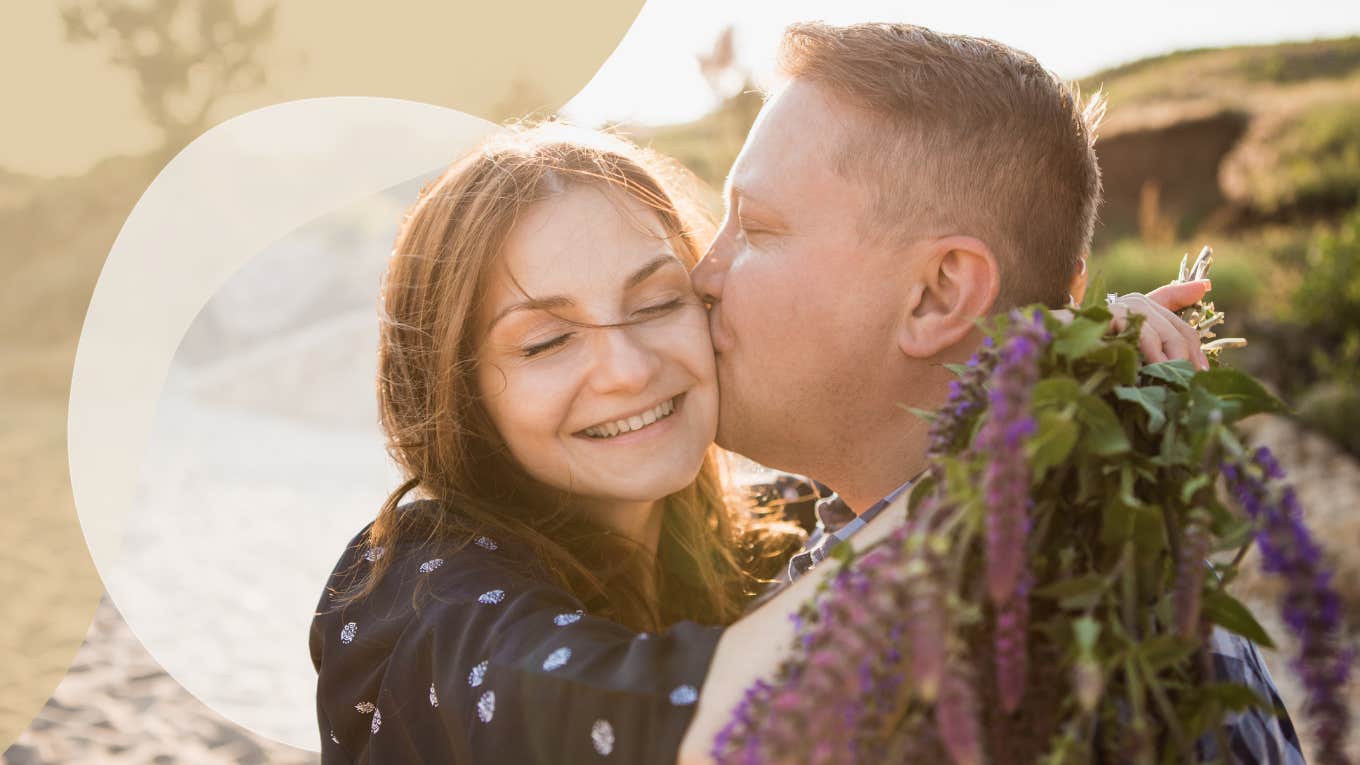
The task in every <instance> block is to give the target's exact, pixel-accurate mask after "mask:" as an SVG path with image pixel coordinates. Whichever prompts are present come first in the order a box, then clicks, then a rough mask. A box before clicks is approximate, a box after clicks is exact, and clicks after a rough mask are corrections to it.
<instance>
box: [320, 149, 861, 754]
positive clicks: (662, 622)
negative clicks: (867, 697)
mask: <svg viewBox="0 0 1360 765" xmlns="http://www.w3.org/2000/svg"><path fill="white" fill-rule="evenodd" d="M682 181H683V173H680V172H679V171H678V170H677V169H675V168H673V167H669V166H666V165H664V164H662V163H660V162H659V161H658V160H657V159H656V158H655V157H653V156H651V155H649V154H648V153H646V152H644V151H642V150H641V149H638V148H637V147H635V146H632V145H631V144H627V143H626V142H623V141H620V140H617V139H614V138H611V137H608V136H603V135H599V134H596V133H582V132H567V131H565V129H564V128H561V127H560V126H546V127H539V128H536V129H531V130H528V131H517V132H511V133H509V134H506V135H503V136H501V137H499V138H497V139H494V140H493V141H491V142H490V143H488V144H487V145H485V146H483V147H482V148H480V149H479V150H478V151H475V152H473V153H472V154H470V155H469V156H467V157H465V158H463V159H462V160H460V161H459V162H457V163H455V164H454V165H453V166H452V167H450V168H449V169H448V171H446V172H445V173H444V174H443V175H441V176H440V177H439V178H438V179H437V180H435V181H434V182H433V183H431V184H430V185H429V186H428V187H427V188H426V189H425V190H424V191H423V192H422V194H421V197H420V200H419V201H418V202H417V203H416V205H415V207H414V208H413V209H412V210H411V212H410V213H409V214H408V216H407V217H406V219H405V221H404V223H403V226H402V228H401V231H400V233H399V235H398V238H397V242H396V247H395V250H394V254H393V257H392V260H391V263H390V266H389V271H388V274H387V277H386V283H385V286H384V297H383V308H384V312H385V314H386V316H385V321H384V323H383V329H382V337H381V346H380V383H379V401H380V406H381V415H382V424H383V427H384V430H385V431H386V434H387V437H388V447H389V452H390V453H391V455H392V456H393V458H394V459H395V460H396V461H397V463H398V464H399V465H400V466H401V468H402V470H403V471H404V473H405V476H406V480H405V482H404V483H403V484H402V485H401V486H400V487H399V488H398V489H397V490H396V491H395V492H393V494H392V495H391V496H390V497H389V499H388V501H387V502H386V503H385V505H384V506H383V508H382V509H381V511H380V512H379V514H378V517H377V518H376V519H375V520H374V521H373V523H371V524H369V525H368V526H367V527H365V528H364V529H363V530H361V531H360V532H359V533H358V535H356V536H355V537H354V539H353V541H352V542H351V543H350V545H349V546H348V548H347V549H346V551H345V553H344V555H343V556H342V557H341V559H340V561H339V562H338V563H337V565H336V568H335V571H334V573H333V574H332V576H331V579H330V581H329V582H328V586H327V588H326V592H325V594H323V596H322V598H321V602H320V603H319V605H318V609H317V612H318V613H317V616H316V618H315V619H314V621H313V624H312V631H311V653H312V659H313V662H314V664H315V665H316V668H317V670H318V675H319V676H318V691H317V705H318V707H317V714H318V721H319V724H320V726H321V734H322V759H323V762H326V763H332V762H336V763H338V762H358V761H363V762H375V763H376V762H382V763H407V762H423V761H431V762H450V761H452V762H507V763H537V762H545V763H547V762H551V763H572V762H593V761H597V760H599V759H600V758H602V757H608V758H610V759H612V760H615V761H621V762H628V763H667V764H668V765H669V763H674V762H675V761H676V756H677V751H678V750H679V748H680V745H681V741H682V738H683V737H684V736H685V733H686V729H687V726H688V725H689V723H690V721H691V718H692V716H693V711H694V708H695V705H696V701H697V699H698V695H699V690H700V689H701V688H703V687H704V683H705V679H706V677H707V675H708V674H709V669H710V665H711V664H712V665H713V667H714V672H715V673H719V672H721V673H723V674H724V676H723V677H722V678H720V680H721V681H722V682H726V683H730V684H731V685H732V687H733V688H742V687H745V686H747V685H748V684H749V683H750V682H751V681H752V680H754V679H756V678H758V677H760V676H761V675H762V674H763V673H765V672H767V671H768V670H769V668H770V667H772V666H773V662H775V661H776V660H777V658H778V656H779V655H780V652H781V651H782V650H784V648H785V646H787V644H788V643H789V638H790V636H791V634H792V627H791V624H790V620H789V618H788V617H789V615H791V614H792V613H793V612H794V611H796V610H797V608H798V606H799V605H800V604H801V603H802V602H803V601H804V600H805V599H806V598H807V597H808V595H809V594H810V593H811V591H812V589H813V588H815V587H816V585H817V583H818V582H819V581H820V579H821V578H823V577H824V576H825V575H826V574H827V572H828V571H830V570H831V568H832V567H829V566H828V567H820V568H818V569H817V570H816V571H815V572H812V573H811V574H809V575H807V576H803V577H801V578H800V579H799V580H798V581H796V582H794V583H793V585H791V586H789V587H787V588H786V589H785V590H783V591H782V592H781V593H780V594H779V595H778V596H777V597H775V598H774V599H772V600H771V601H770V602H769V603H768V604H766V605H764V606H762V607H761V608H760V609H758V610H757V611H755V612H754V613H753V614H751V615H749V616H747V617H746V618H743V619H742V620H741V621H739V622H736V623H735V624H733V622H734V620H736V618H737V617H738V616H739V615H740V614H741V613H742V611H743V608H744V606H745V605H746V604H747V603H748V602H749V601H750V599H751V598H752V596H753V595H755V594H756V593H757V592H758V591H759V590H760V589H761V587H762V585H763V583H764V582H766V581H768V580H770V579H772V578H773V577H774V576H775V575H776V573H777V572H778V570H779V569H780V568H781V566H782V565H783V563H784V562H785V560H786V559H787V558H788V557H789V556H790V555H791V554H792V553H793V552H794V551H795V550H796V549H797V548H798V547H799V545H800V543H801V541H802V538H803V535H802V533H801V531H799V530H798V529H797V528H796V527H793V526H791V525H788V524H783V523H780V522H777V521H772V520H769V519H766V518H762V517H760V516H759V515H757V514H755V513H753V512H750V511H749V510H748V509H745V508H742V507H741V506H740V504H739V503H736V502H729V501H728V500H727V498H726V497H725V496H724V490H723V487H724V483H723V481H722V479H721V474H720V472H719V464H718V461H717V455H716V453H715V451H714V447H713V446H712V442H713V437H714V434H715V430H716V423H717V395H718V392H717V386H716V378H715V374H714V368H713V356H712V349H711V346H710V340H709V334H708V326H707V316H706V311H705V308H704V306H703V304H702V303H701V301H700V300H699V299H698V298H697V297H696V295H695V293H694V291H693V289H692V288H691V285H690V282H689V273H688V272H689V269H690V268H692V267H693V266H694V264H695V263H696V262H697V260H698V257H699V254H700V247H701V242H702V240H703V238H704V235H705V233H706V230H705V229H704V228H703V227H702V225H701V223H700V222H701V221H702V220H703V217H702V216H701V215H699V214H697V212H696V210H697V207H694V206H692V205H691V203H690V202H689V201H688V200H689V198H688V197H687V196H686V195H684V194H683V193H682V189H683V183H682ZM413 491H415V492H418V494H419V495H420V496H421V499H418V500H416V501H411V502H407V503H405V504H402V500H403V499H404V498H405V497H406V496H407V495H408V494H409V493H410V492H413ZM878 525H879V526H880V527H883V524H881V523H880V524H878ZM882 530H883V529H882V528H880V529H879V532H880V534H879V535H880V536H881V533H882ZM866 532H868V529H867V528H866V530H865V532H862V533H861V534H859V535H857V536H856V537H855V538H854V539H853V540H852V542H853V543H854V544H855V545H856V546H864V545H867V544H870V543H872V541H873V539H874V535H872V534H869V533H866ZM724 625H731V626H728V627H726V628H724ZM743 644H745V645H750V644H761V645H765V646H768V650H764V651H762V652H761V653H762V657H761V659H760V660H759V661H749V662H748V661H744V660H733V659H732V658H731V657H733V656H740V655H742V654H736V653H733V652H732V651H731V650H727V651H726V652H724V653H723V654H721V656H722V657H723V660H722V661H720V662H718V663H716V664H715V663H714V657H715V652H717V651H718V650H719V649H720V647H722V646H728V647H729V649H730V647H731V646H733V645H737V646H741V645H743ZM745 650H748V651H749V648H748V649H745ZM719 667H722V668H723V669H719ZM724 690H726V688H725V689H724ZM691 740H692V739H691Z"/></svg>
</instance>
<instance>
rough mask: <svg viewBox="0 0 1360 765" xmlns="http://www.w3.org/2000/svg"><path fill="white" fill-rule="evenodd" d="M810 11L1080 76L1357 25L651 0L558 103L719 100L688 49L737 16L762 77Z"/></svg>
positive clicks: (1229, 11) (1162, 7)
mask: <svg viewBox="0 0 1360 765" xmlns="http://www.w3.org/2000/svg"><path fill="white" fill-rule="evenodd" d="M582 7H583V8H584V7H587V6H586V5H585V4H583V6H582ZM811 19H822V20H825V21H828V22H832V23H850V22H855V21H870V20H872V21H905V22H911V23H914V24H922V25H924V26H927V27H930V28H932V29H936V30H939V31H944V32H957V33H962V34H970V35H978V36H982V37H990V38H993V39H996V40H1000V41H1001V42H1004V43H1007V44H1009V45H1013V46H1015V47H1017V48H1020V49H1022V50H1025V51H1028V52H1029V53H1032V54H1034V55H1035V56H1037V57H1038V58H1039V60H1040V61H1042V62H1043V63H1044V64H1045V65H1046V66H1048V67H1049V68H1050V69H1052V70H1054V71H1056V72H1057V73H1058V74H1059V75H1061V76H1063V77H1068V78H1077V77H1082V76H1085V75H1088V74H1092V73H1094V72H1097V71H1099V70H1101V69H1104V68H1106V67H1109V66H1113V65H1116V64H1120V63H1124V62H1127V61H1133V60H1135V59H1139V58H1143V57H1145V56H1149V55H1154V54H1158V53H1166V52H1170V51H1173V50H1181V49H1185V48H1203V47H1218V46H1225V45H1240V44H1251V43H1269V42H1281V41H1292V40H1311V39H1316V38H1322V37H1344V36H1347V35H1353V34H1360V3H1357V2H1355V0H1285V1H1284V2H1278V1H1277V2H1263V1H1262V0H1237V1H1236V2H1227V1H1225V0H1214V1H1213V2H1194V1H1193V0H1190V1H1187V0H1180V1H1179V2H1173V1H1172V0H1137V1H1134V2H1120V3H1108V2H1098V1H1091V0H1088V1H1087V2H1076V1H1075V0H1041V1H1040V2H1029V3H1023V4H1022V3H1020V2H996V1H982V0H937V1H936V2H929V3H922V2H904V1H903V0H897V1H896V2H892V1H890V0H832V1H831V2H828V1H827V0H761V1H759V2H757V1H755V0H649V2H648V3H647V4H646V6H645V7H644V8H643V10H642V12H641V13H640V14H639V16H638V18H637V21H636V22H634V24H633V27H632V28H631V29H630V30H629V32H628V34H627V36H626V37H625V38H624V39H623V41H622V42H621V43H620V44H619V47H618V49H617V50H615V51H614V54H613V55H612V56H611V57H610V58H609V60H608V61H607V62H606V63H605V64H604V66H603V67H602V68H601V69H600V71H599V73H597V74H596V76H595V78H594V79H593V80H591V82H590V84H589V85H587V86H586V87H585V88H584V89H583V90H582V91H581V92H580V93H579V94H578V95H577V96H576V97H575V98H574V99H572V101H571V102H570V103H568V104H567V106H566V107H565V108H564V109H563V110H562V111H563V113H564V114H565V115H566V116H568V117H569V118H571V119H573V120H575V121H577V122H580V123H584V124H592V125H594V124H600V123H603V122H635V123H645V124H663V123H668V122H680V121H686V120H689V119H693V118H695V117H698V116H699V115H701V114H703V113H704V112H705V111H706V110H707V109H709V108H710V107H711V106H712V105H713V103H714V96H713V94H712V91H711V90H710V88H709V86H708V84H707V83H706V82H705V80H704V78H703V77H702V76H701V75H700V73H699V67H698V64H697V62H696V60H695V54H696V53H700V52H703V51H706V50H709V49H710V48H711V47H712V44H713V41H714V40H715V39H716V37H717V36H718V33H719V31H720V30H721V29H722V28H723V27H724V26H725V25H727V24H731V25H732V26H733V27H734V30H735V38H736V50H737V57H738V61H739V62H740V63H741V64H742V65H743V66H744V67H745V68H747V69H748V70H749V71H751V72H753V73H754V74H755V75H756V76H757V81H758V82H760V83H761V84H767V83H768V82H769V70H770V69H771V66H772V63H773V58H774V50H775V45H776V43H777V42H778V39H779V34H780V31H781V30H782V29H783V27H784V26H785V25H786V24H788V23H789V22H792V21H802V20H811ZM1113 106H1115V107H1117V104H1115V105H1113Z"/></svg>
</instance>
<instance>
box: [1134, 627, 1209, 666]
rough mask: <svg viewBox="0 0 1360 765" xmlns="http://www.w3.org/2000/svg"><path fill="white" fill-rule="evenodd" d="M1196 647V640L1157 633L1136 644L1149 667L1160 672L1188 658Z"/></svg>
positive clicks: (1197, 646) (1197, 647) (1197, 645)
mask: <svg viewBox="0 0 1360 765" xmlns="http://www.w3.org/2000/svg"><path fill="white" fill-rule="evenodd" d="M1198 649H1199V644H1198V642H1197V641H1194V640H1185V639H1184V638H1181V637H1178V636H1176V635H1158V636H1156V637H1154V638H1151V639H1149V640H1145V641H1143V642H1142V643H1141V644H1140V645H1139V646H1138V653H1140V654H1142V656H1143V661H1144V662H1146V663H1147V665H1148V668H1149V669H1151V670H1152V671H1153V672H1160V671H1161V670H1162V669H1164V668H1166V667H1170V666H1173V665H1175V664H1179V663H1180V662H1182V661H1185V660H1186V659H1188V658H1190V656H1192V655H1194V653H1195V651H1197V650H1198Z"/></svg>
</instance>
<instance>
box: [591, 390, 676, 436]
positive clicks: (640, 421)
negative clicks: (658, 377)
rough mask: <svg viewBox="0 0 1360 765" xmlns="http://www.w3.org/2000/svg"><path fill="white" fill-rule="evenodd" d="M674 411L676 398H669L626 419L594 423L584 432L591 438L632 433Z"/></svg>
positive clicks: (664, 417)
mask: <svg viewBox="0 0 1360 765" xmlns="http://www.w3.org/2000/svg"><path fill="white" fill-rule="evenodd" d="M674 411H675V399H673V398H672V399H667V400H665V401H663V402H661V403H660V404H657V405H656V406H655V407H654V408H652V409H650V410H648V411H646V412H643V413H642V414H637V415H633V416H632V417H629V418H628V419H626V420H615V421H613V422H607V423H605V424H603V425H594V426H592V427H589V428H586V429H585V430H584V431H582V432H584V433H585V434H586V435H587V436H590V437H591V438H613V437H614V436H618V435H622V434H624V433H631V432H633V431H634V430H641V429H643V428H645V427H647V426H648V425H651V424H652V423H654V422H656V421H657V420H664V419H666V418H667V417H669V416H671V413H672V412H674Z"/></svg>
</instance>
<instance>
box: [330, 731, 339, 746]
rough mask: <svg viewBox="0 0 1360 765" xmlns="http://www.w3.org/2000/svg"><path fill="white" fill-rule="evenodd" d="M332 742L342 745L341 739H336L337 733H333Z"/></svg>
mask: <svg viewBox="0 0 1360 765" xmlns="http://www.w3.org/2000/svg"><path fill="white" fill-rule="evenodd" d="M331 741H334V742H335V743H337V744H338V743H340V739H338V738H336V737H335V731H331Z"/></svg>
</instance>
